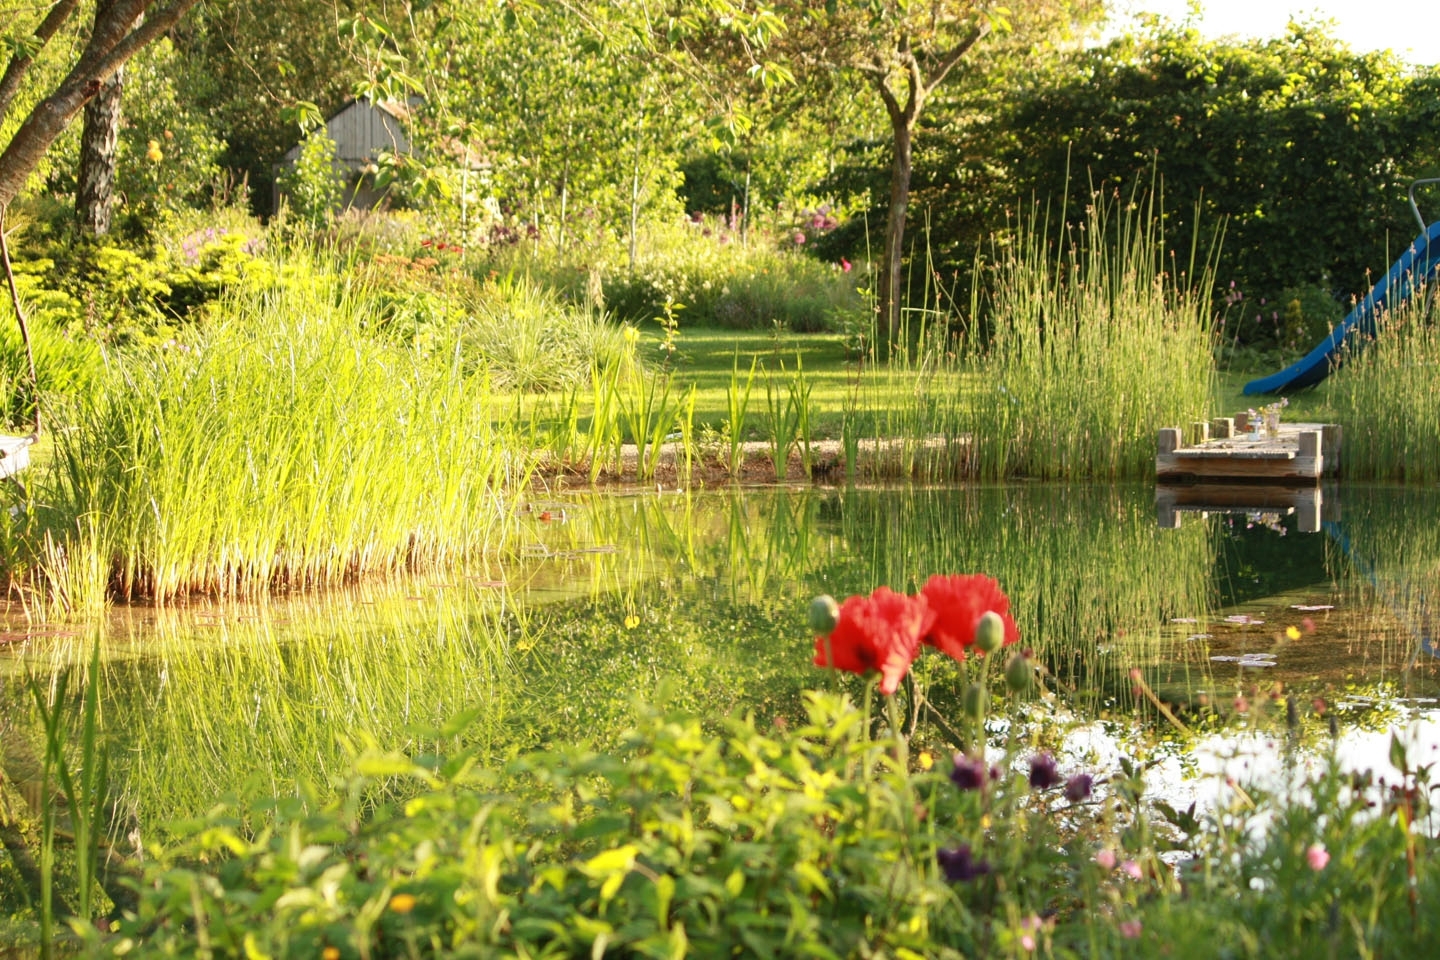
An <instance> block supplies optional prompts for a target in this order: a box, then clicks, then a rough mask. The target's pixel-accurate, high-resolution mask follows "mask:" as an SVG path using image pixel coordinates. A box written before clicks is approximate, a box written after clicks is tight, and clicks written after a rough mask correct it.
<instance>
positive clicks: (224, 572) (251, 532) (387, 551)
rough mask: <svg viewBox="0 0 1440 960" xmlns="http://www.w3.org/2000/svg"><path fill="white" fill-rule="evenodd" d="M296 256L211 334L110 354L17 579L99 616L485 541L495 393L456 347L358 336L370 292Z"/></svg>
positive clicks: (316, 579)
mask: <svg viewBox="0 0 1440 960" xmlns="http://www.w3.org/2000/svg"><path fill="white" fill-rule="evenodd" d="M287 259H288V263H287V265H286V267H285V268H284V270H283V271H281V273H280V275H279V277H278V278H277V279H276V280H274V281H273V282H271V283H268V284H259V283H257V284H253V285H247V286H246V287H245V288H243V289H240V290H237V291H235V292H234V293H233V294H232V295H231V297H230V298H229V299H227V300H226V301H224V303H223V305H222V307H221V308H220V309H219V310H217V311H216V314H215V316H214V317H213V318H212V320H211V322H210V323H209V324H208V325H207V326H206V328H205V329H204V330H203V331H199V332H195V333H191V334H189V335H186V336H183V337H179V338H177V340H176V342H174V343H170V344H167V345H164V346H162V348H161V349H158V350H154V351H145V352H137V353H136V354H134V355H133V356H131V357H125V358H120V362H117V363H115V364H114V365H113V366H112V368H111V370H110V373H109V375H108V376H107V377H106V379H105V382H104V383H103V384H101V385H100V387H99V388H98V389H96V390H94V391H93V392H92V393H91V394H90V395H88V396H84V397H79V398H76V402H75V404H74V405H73V409H71V410H68V411H66V413H67V416H66V417H65V419H66V422H67V423H68V425H69V426H70V428H71V429H70V430H69V431H66V432H63V433H60V434H58V435H57V436H56V446H55V452H54V457H53V458H52V460H51V462H50V464H49V466H48V468H47V469H45V470H44V471H40V472H37V473H36V474H34V477H35V479H34V480H33V481H32V483H31V485H30V488H29V489H30V490H31V492H32V494H33V496H34V498H35V499H34V502H33V503H30V504H28V505H27V512H26V518H27V526H26V528H25V530H24V531H22V532H21V533H19V534H18V537H19V540H20V542H19V544H18V545H17V547H16V549H17V550H18V555H17V556H14V557H11V558H9V566H10V569H11V571H12V574H14V575H16V576H17V577H22V578H24V579H29V580H30V582H31V584H32V585H33V586H35V587H37V588H38V589H39V591H40V593H41V595H42V596H46V597H49V598H50V600H52V601H54V602H56V603H58V604H60V605H61V606H70V607H79V608H90V607H92V606H95V605H98V604H100V603H103V600H104V596H105V594H106V592H107V591H113V592H115V593H117V594H119V595H122V596H136V595H144V596H154V597H156V598H159V599H164V598H167V597H171V596H174V595H176V594H180V593H188V592H190V591H192V590H203V591H206V592H213V593H217V594H223V595H230V594H249V593H254V592H263V591H265V590H268V589H270V588H271V587H274V586H281V585H285V584H290V585H301V584H314V583H321V582H335V581H337V580H341V579H344V578H346V577H348V576H353V575H356V574H357V573H359V572H360V571H363V570H369V569H388V570H395V569H400V568H404V567H406V566H408V565H411V564H419V563H425V562H436V561H440V560H451V559H454V558H456V557H458V556H462V555H465V554H467V553H470V552H473V551H478V550H479V549H481V548H482V547H483V546H484V545H485V544H487V543H488V542H489V541H488V540H487V537H488V536H490V535H491V534H492V533H493V530H494V528H495V525H496V524H497V523H498V522H499V518H500V513H501V510H502V509H503V508H502V507H501V495H500V493H499V492H498V490H497V487H498V485H499V483H500V482H501V480H502V479H503V475H504V470H505V469H506V467H507V462H506V459H505V456H504V455H503V452H502V446H503V445H502V443H501V442H500V441H498V440H497V439H496V438H495V437H494V436H493V434H492V426H491V413H490V412H489V400H490V397H489V394H488V391H486V390H484V389H482V388H481V386H482V385H481V384H480V383H477V382H476V381H475V380H474V379H472V378H471V377H469V376H468V375H467V374H466V371H465V370H464V369H463V368H462V367H461V366H460V365H459V364H457V363H456V362H455V360H454V357H453V355H452V354H449V353H437V354H436V355H435V356H429V355H424V354H417V353H416V352H415V351H414V350H413V349H412V348H409V347H407V346H404V345H395V344H390V343H385V342H383V341H379V340H376V339H375V338H373V337H371V336H368V335H367V330H369V329H373V328H374V327H375V326H376V322H377V318H376V317H375V316H374V303H373V301H372V300H371V299H370V298H369V297H368V296H367V295H366V292H365V291H364V290H363V289H357V288H355V287H353V286H351V285H349V284H347V283H346V282H345V281H344V280H343V279H342V278H341V277H339V276H337V275H336V274H335V273H334V272H331V271H328V270H326V269H325V268H324V266H323V265H321V264H319V263H317V262H316V261H315V260H313V259H311V258H310V257H307V256H305V255H304V254H303V252H301V251H290V252H289V256H288V258H287ZM510 465H516V464H510ZM516 466H517V469H523V466H520V465H516ZM56 537H59V538H62V539H63V540H65V541H66V542H67V543H68V546H67V547H66V549H64V550H62V551H58V552H57V551H55V550H54V543H55V542H56V541H55V538H56Z"/></svg>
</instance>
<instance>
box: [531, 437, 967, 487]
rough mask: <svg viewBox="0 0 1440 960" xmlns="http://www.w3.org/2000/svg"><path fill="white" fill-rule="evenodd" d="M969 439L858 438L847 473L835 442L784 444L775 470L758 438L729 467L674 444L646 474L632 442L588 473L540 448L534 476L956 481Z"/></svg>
mask: <svg viewBox="0 0 1440 960" xmlns="http://www.w3.org/2000/svg"><path fill="white" fill-rule="evenodd" d="M970 447H971V444H970V438H969V437H968V436H963V437H956V438H947V437H943V436H939V435H932V436H928V437H924V438H920V439H915V438H909V437H906V438H899V439H893V438H889V439H880V440H876V439H868V438H867V439H863V440H859V441H858V442H856V443H855V445H854V448H853V453H852V457H853V460H854V476H853V477H852V476H850V471H849V470H848V469H847V460H849V459H850V458H847V456H846V451H845V444H844V442H843V441H840V440H813V441H811V442H810V444H809V448H808V461H809V469H808V470H807V469H806V460H807V456H806V453H807V451H806V450H805V449H804V448H803V447H802V445H801V444H799V443H795V444H792V445H791V446H790V449H789V451H788V453H787V456H786V458H785V461H784V473H783V475H782V474H781V472H780V471H779V470H777V468H776V457H775V456H774V447H773V445H772V444H771V443H769V442H768V441H764V440H747V441H745V442H744V443H741V444H739V445H738V451H737V452H738V454H739V460H740V463H739V465H738V469H735V470H731V468H730V464H729V463H728V462H727V461H728V459H729V458H728V456H727V455H726V454H727V453H728V449H721V450H719V451H718V452H717V451H716V450H714V449H704V450H701V451H699V452H698V453H696V454H695V455H694V457H693V459H692V461H691V463H690V465H689V466H690V469H689V472H688V473H689V475H688V477H687V476H686V470H685V452H684V451H685V448H684V445H683V444H682V443H680V442H677V441H670V442H667V443H665V444H664V445H663V446H662V447H661V450H660V454H659V456H658V458H657V460H656V462H655V464H654V469H653V472H650V473H649V475H648V476H646V475H642V473H641V470H640V450H639V447H637V446H636V445H635V444H633V443H627V444H625V445H623V446H622V447H621V448H620V458H619V464H618V468H617V465H616V464H615V463H614V462H613V461H612V462H610V463H607V464H605V465H603V466H601V467H600V468H599V469H598V470H596V471H594V472H593V473H592V469H591V467H592V464H591V462H590V461H588V460H582V461H561V460H559V459H558V458H556V457H555V456H554V455H553V454H551V453H549V452H548V451H547V452H545V453H542V454H541V456H540V459H539V463H538V466H537V468H536V473H537V475H538V476H539V477H540V478H542V479H544V480H546V481H547V482H551V483H554V484H556V485H557V486H566V485H571V484H576V485H587V486H588V485H590V484H591V483H592V482H593V483H596V484H605V485H610V484H647V483H660V484H667V485H676V484H679V483H681V482H682V481H684V482H687V483H689V484H692V485H695V486H705V485H710V484H723V483H731V482H738V483H757V484H760V483H782V482H807V481H821V482H832V483H833V482H836V481H842V480H847V479H853V480H899V479H909V478H925V479H930V480H939V479H949V480H962V479H965V478H967V477H968V476H970V475H971V472H972V471H971V456H970V454H971V449H970Z"/></svg>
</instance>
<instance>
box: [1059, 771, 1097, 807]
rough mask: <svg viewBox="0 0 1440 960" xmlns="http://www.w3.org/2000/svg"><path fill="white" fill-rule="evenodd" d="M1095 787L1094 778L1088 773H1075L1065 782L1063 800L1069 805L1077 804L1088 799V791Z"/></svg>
mask: <svg viewBox="0 0 1440 960" xmlns="http://www.w3.org/2000/svg"><path fill="white" fill-rule="evenodd" d="M1094 786H1095V778H1094V777H1092V776H1090V774H1088V773H1077V774H1075V776H1073V777H1071V778H1070V779H1069V780H1067V781H1065V799H1066V800H1069V801H1070V802H1071V803H1079V802H1080V801H1082V800H1089V799H1090V790H1091V788H1093V787H1094Z"/></svg>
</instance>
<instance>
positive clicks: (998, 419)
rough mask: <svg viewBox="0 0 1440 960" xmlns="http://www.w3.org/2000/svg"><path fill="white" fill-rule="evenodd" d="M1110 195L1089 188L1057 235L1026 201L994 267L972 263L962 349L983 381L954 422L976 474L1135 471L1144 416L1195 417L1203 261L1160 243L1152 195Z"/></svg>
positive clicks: (1207, 338)
mask: <svg viewBox="0 0 1440 960" xmlns="http://www.w3.org/2000/svg"><path fill="white" fill-rule="evenodd" d="M1120 207H1121V205H1120V203H1119V202H1118V201H1114V202H1112V201H1107V200H1106V199H1105V198H1104V197H1103V196H1100V195H1097V196H1096V197H1095V202H1094V204H1093V206H1092V207H1091V208H1090V211H1089V214H1088V216H1087V217H1086V220H1085V222H1084V224H1083V226H1082V228H1081V229H1076V230H1073V231H1071V230H1070V229H1069V228H1068V227H1067V228H1064V229H1065V232H1064V233H1062V234H1059V235H1057V234H1056V233H1055V232H1054V228H1053V227H1052V224H1051V222H1050V221H1049V220H1048V219H1047V216H1046V214H1044V213H1042V212H1041V211H1039V210H1036V211H1033V212H1032V213H1031V214H1030V216H1029V219H1028V220H1026V221H1024V222H1023V223H1021V224H1020V225H1018V226H1017V227H1016V229H1015V230H1014V231H1013V233H1012V234H1011V236H1010V240H1011V242H1010V243H1008V244H1006V245H1004V246H1003V247H1000V248H998V249H999V253H998V254H997V256H996V257H995V261H994V263H993V271H991V270H987V271H982V270H977V271H976V275H977V276H979V275H981V274H982V273H989V274H990V275H992V276H993V277H994V279H993V281H992V282H991V284H990V285H989V287H988V289H984V288H982V285H981V284H976V285H975V289H974V294H973V299H972V302H971V314H972V317H974V318H979V322H976V323H974V324H973V329H977V330H979V329H987V330H988V331H989V336H988V337H986V338H980V337H972V338H971V340H970V342H969V343H968V344H966V348H965V349H966V360H965V364H964V365H965V367H966V369H968V370H970V371H971V372H972V373H973V374H974V375H975V377H976V382H978V383H979V384H982V387H981V388H980V389H979V390H978V391H977V392H976V394H975V395H974V396H973V397H972V398H971V403H970V411H969V418H968V423H967V424H966V426H965V429H966V430H967V431H968V432H969V433H970V434H971V436H972V442H973V445H974V446H973V454H974V467H975V470H976V472H978V473H979V475H980V476H981V477H983V478H985V479H1000V478H1003V477H1007V476H1015V475H1020V476H1028V477H1037V478H1062V477H1063V478H1097V479H1098V478H1104V479H1117V478H1122V477H1143V476H1148V475H1149V473H1150V471H1152V470H1153V466H1152V461H1153V458H1154V456H1155V449H1154V447H1155V429H1156V428H1157V427H1160V426H1164V425H1166V424H1175V423H1189V422H1191V421H1193V420H1200V419H1204V415H1205V410H1206V404H1207V403H1208V400H1209V397H1210V395H1211V388H1212V384H1213V382H1214V378H1215V363H1214V356H1213V350H1212V342H1211V308H1210V304H1211V287H1212V285H1213V276H1212V270H1211V267H1210V265H1209V264H1208V263H1206V262H1203V261H1202V260H1200V259H1199V258H1198V257H1197V247H1198V244H1197V243H1194V242H1192V245H1191V250H1190V251H1189V255H1188V256H1186V257H1182V258H1181V259H1178V260H1177V259H1176V258H1175V256H1174V254H1173V253H1172V252H1170V251H1168V250H1166V249H1165V245H1164V237H1163V234H1162V232H1161V230H1160V217H1159V215H1158V214H1159V212H1158V211H1157V210H1155V209H1154V207H1153V205H1152V204H1150V203H1141V204H1135V203H1131V204H1128V205H1125V206H1124V208H1123V209H1120ZM1057 222H1063V217H1062V218H1060V221H1057ZM1197 240H1198V238H1197ZM986 266H991V265H986Z"/></svg>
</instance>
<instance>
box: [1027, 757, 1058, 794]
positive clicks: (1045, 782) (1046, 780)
mask: <svg viewBox="0 0 1440 960" xmlns="http://www.w3.org/2000/svg"><path fill="white" fill-rule="evenodd" d="M1059 785H1060V768H1059V767H1057V766H1055V758H1054V757H1052V756H1050V754H1048V753H1041V754H1036V755H1035V756H1033V757H1031V758H1030V789H1031V790H1049V789H1050V788H1051V787H1055V786H1059Z"/></svg>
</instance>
